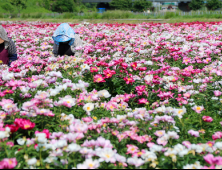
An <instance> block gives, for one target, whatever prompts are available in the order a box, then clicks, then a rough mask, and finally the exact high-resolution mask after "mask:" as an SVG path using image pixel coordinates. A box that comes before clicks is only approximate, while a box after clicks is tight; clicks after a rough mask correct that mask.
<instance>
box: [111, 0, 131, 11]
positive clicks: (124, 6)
mask: <svg viewBox="0 0 222 170" xmlns="http://www.w3.org/2000/svg"><path fill="white" fill-rule="evenodd" d="M109 5H110V7H111V8H112V9H118V10H131V9H132V0H112V1H111V2H110V4H109Z"/></svg>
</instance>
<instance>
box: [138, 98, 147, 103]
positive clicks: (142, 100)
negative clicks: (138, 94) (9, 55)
mask: <svg viewBox="0 0 222 170" xmlns="http://www.w3.org/2000/svg"><path fill="white" fill-rule="evenodd" d="M146 103H149V102H148V100H147V99H145V98H142V99H139V102H138V104H146Z"/></svg>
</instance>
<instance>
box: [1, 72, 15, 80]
mask: <svg viewBox="0 0 222 170" xmlns="http://www.w3.org/2000/svg"><path fill="white" fill-rule="evenodd" d="M1 75H2V80H3V81H8V80H11V79H13V78H14V73H9V72H8V71H3V72H2V74H1Z"/></svg>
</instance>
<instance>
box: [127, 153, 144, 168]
mask: <svg viewBox="0 0 222 170" xmlns="http://www.w3.org/2000/svg"><path fill="white" fill-rule="evenodd" d="M127 163H128V164H130V165H134V166H136V167H139V166H141V165H143V164H144V163H145V162H144V161H143V160H142V159H140V158H137V157H135V156H134V157H133V158H128V159H127Z"/></svg>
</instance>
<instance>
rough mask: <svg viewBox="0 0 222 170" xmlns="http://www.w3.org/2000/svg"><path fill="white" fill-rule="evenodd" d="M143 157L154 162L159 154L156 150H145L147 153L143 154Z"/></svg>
mask: <svg viewBox="0 0 222 170" xmlns="http://www.w3.org/2000/svg"><path fill="white" fill-rule="evenodd" d="M141 158H143V159H144V160H145V161H146V162H150V161H152V162H153V161H155V160H156V159H157V156H156V154H155V153H154V152H149V151H147V150H145V153H144V154H142V155H141Z"/></svg>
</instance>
